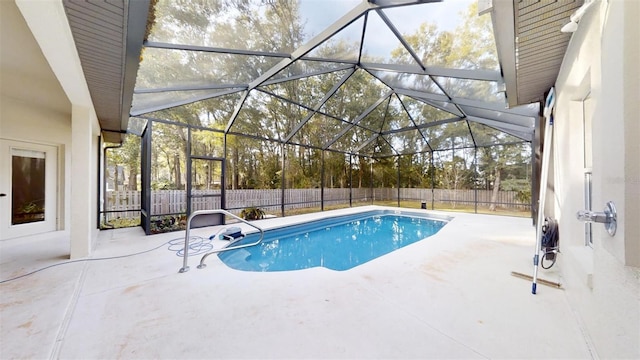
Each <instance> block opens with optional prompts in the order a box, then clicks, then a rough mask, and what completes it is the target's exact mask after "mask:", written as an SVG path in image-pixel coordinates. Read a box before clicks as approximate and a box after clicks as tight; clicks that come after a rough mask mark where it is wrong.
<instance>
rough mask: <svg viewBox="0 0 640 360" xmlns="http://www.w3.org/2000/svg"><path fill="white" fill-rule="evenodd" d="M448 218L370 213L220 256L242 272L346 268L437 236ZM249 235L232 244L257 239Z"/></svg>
mask: <svg viewBox="0 0 640 360" xmlns="http://www.w3.org/2000/svg"><path fill="white" fill-rule="evenodd" d="M447 222H448V218H443V219H434V218H432V217H428V216H427V215H426V214H421V213H407V212H401V211H390V210H376V211H367V212H362V213H358V214H352V215H343V216H338V217H332V218H326V219H322V220H316V221H311V222H308V223H304V224H298V225H291V226H287V227H282V228H278V229H273V230H268V231H265V233H264V239H263V241H262V243H261V244H259V245H256V246H252V247H246V248H242V249H237V250H229V251H226V252H221V253H219V254H218V257H219V258H220V260H222V262H224V263H225V264H226V265H227V266H229V267H231V268H233V269H237V270H244V271H288V270H300V269H308V268H312V267H319V266H320V267H325V268H328V269H332V270H337V271H342V270H348V269H351V268H353V267H355V266H358V265H360V264H364V263H366V262H367V261H370V260H373V259H375V258H377V257H380V256H382V255H385V254H388V253H390V252H392V251H394V250H397V249H400V248H402V247H405V246H407V245H409V244H412V243H415V242H417V241H419V240H422V239H425V238H427V237H429V236H431V235H433V234H435V233H437V232H438V231H439V230H440V229H441V228H442V227H444V225H446V224H447ZM257 236H258V235H257V234H250V235H248V236H247V237H245V238H244V239H242V240H240V241H238V242H235V243H233V245H240V244H243V243H251V242H254V241H256V240H257Z"/></svg>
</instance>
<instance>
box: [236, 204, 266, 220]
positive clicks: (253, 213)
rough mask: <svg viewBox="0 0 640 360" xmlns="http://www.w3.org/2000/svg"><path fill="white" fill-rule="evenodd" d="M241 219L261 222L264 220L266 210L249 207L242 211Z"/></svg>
mask: <svg viewBox="0 0 640 360" xmlns="http://www.w3.org/2000/svg"><path fill="white" fill-rule="evenodd" d="M240 217H241V218H243V219H245V220H260V219H263V218H264V210H262V209H260V208H257V207H248V208H245V209H242V211H241V212H240Z"/></svg>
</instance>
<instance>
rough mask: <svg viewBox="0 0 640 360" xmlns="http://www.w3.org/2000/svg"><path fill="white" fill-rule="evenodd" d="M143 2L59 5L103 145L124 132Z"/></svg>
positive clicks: (119, 138) (117, 140)
mask: <svg viewBox="0 0 640 360" xmlns="http://www.w3.org/2000/svg"><path fill="white" fill-rule="evenodd" d="M149 2H150V0H113V1H108V2H107V1H104V2H103V1H96V2H93V1H74V0H63V1H62V3H63V6H64V9H65V12H66V15H67V19H68V21H69V27H70V28H71V33H72V34H73V39H74V42H75V45H76V49H77V51H78V56H79V57H80V62H81V65H82V71H83V73H84V76H85V79H86V81H87V86H88V88H89V93H90V94H91V100H92V103H93V106H94V108H95V111H96V115H97V117H98V121H99V123H100V127H101V129H102V133H103V138H104V141H106V142H113V143H120V142H121V141H122V139H123V134H124V133H126V130H127V126H128V122H129V110H130V108H131V101H132V98H133V88H134V86H135V80H136V74H137V72H138V66H139V63H140V52H141V49H142V43H143V40H144V36H145V29H146V25H147V17H148V13H149Z"/></svg>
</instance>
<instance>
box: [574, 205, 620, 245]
mask: <svg viewBox="0 0 640 360" xmlns="http://www.w3.org/2000/svg"><path fill="white" fill-rule="evenodd" d="M576 217H577V218H578V220H580V221H584V222H596V223H602V224H604V228H605V229H606V230H607V233H609V235H611V236H614V235H615V234H616V229H617V228H618V213H617V212H616V206H615V205H614V204H613V201H609V202H608V203H607V207H606V208H605V209H604V211H603V212H596V211H589V210H580V211H578V212H577V213H576Z"/></svg>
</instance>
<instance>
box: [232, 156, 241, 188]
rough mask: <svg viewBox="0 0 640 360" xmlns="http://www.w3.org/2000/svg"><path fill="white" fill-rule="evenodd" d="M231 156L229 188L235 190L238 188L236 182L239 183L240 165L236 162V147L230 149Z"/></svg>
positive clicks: (238, 159) (238, 157)
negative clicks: (231, 169)
mask: <svg viewBox="0 0 640 360" xmlns="http://www.w3.org/2000/svg"><path fill="white" fill-rule="evenodd" d="M231 151H232V154H233V155H232V156H233V165H232V166H233V172H232V176H231V188H232V189H233V190H236V189H238V188H239V186H238V184H239V183H240V181H239V179H238V178H239V177H240V166H239V165H238V162H240V156H239V155H238V148H236V147H234V148H233V149H232V150H231Z"/></svg>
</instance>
